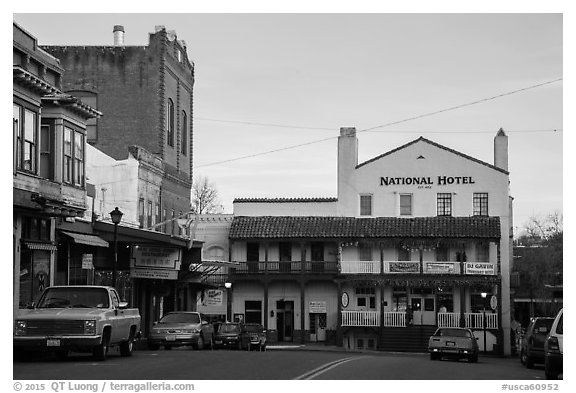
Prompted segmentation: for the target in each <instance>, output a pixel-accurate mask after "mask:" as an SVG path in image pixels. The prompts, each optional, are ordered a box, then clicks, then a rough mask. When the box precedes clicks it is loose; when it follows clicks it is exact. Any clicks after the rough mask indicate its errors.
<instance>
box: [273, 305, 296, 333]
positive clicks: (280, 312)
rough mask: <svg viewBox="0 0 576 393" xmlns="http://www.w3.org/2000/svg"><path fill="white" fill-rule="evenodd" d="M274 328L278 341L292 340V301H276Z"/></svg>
mask: <svg viewBox="0 0 576 393" xmlns="http://www.w3.org/2000/svg"><path fill="white" fill-rule="evenodd" d="M276 328H277V329H278V341H292V340H293V335H294V302H293V301H284V300H279V301H277V302H276Z"/></svg>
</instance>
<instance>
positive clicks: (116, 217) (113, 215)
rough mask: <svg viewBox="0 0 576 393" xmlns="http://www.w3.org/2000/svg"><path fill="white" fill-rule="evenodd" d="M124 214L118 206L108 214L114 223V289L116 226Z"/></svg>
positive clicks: (116, 254)
mask: <svg viewBox="0 0 576 393" xmlns="http://www.w3.org/2000/svg"><path fill="white" fill-rule="evenodd" d="M123 215H124V213H122V212H121V211H120V209H118V206H116V208H115V209H114V210H112V211H111V212H110V218H111V219H112V222H113V223H114V267H113V269H112V286H113V287H114V288H116V268H117V266H118V224H120V221H121V220H122V216H123Z"/></svg>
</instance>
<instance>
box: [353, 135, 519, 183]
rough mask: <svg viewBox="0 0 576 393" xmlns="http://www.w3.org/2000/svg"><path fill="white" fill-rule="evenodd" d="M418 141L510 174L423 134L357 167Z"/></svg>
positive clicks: (358, 166)
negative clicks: (433, 140)
mask: <svg viewBox="0 0 576 393" xmlns="http://www.w3.org/2000/svg"><path fill="white" fill-rule="evenodd" d="M418 142H426V143H428V144H430V145H432V146H435V147H437V148H439V149H442V150H446V151H448V152H450V153H453V154H456V155H458V156H460V157H463V158H466V159H468V160H471V161H474V162H476V163H478V164H481V165H484V166H487V167H488V168H492V169H495V170H497V171H498V172H502V173H505V174H507V175H508V174H509V172H508V171H507V170H504V169H502V168H498V167H497V166H495V165H492V164H489V163H487V162H485V161H482V160H479V159H477V158H474V157H472V156H469V155H466V154H464V153H460V152H459V151H456V150H454V149H450V148H449V147H446V146H443V145H441V144H439V143H436V142H432V141H431V140H429V139H426V138H424V137H422V136H421V137H420V138H418V139H415V140H413V141H412V142H408V143H406V144H405V145H402V146H400V147H397V148H395V149H393V150H390V151H389V152H387V153H384V154H381V155H379V156H377V157H374V158H372V159H370V160H368V161H365V162H363V163H361V164H358V165H357V166H356V169H358V168H360V167H362V166H364V165H367V164H369V163H371V162H374V161H376V160H379V159H380V158H382V157H385V156H388V155H391V154H392V153H396V152H397V151H399V150H402V149H405V148H407V147H408V146H411V145H414V144H416V143H418Z"/></svg>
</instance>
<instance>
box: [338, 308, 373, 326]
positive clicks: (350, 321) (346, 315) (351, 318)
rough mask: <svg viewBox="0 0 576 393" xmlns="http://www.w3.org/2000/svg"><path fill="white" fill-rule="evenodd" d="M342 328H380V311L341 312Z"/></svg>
mask: <svg viewBox="0 0 576 393" xmlns="http://www.w3.org/2000/svg"><path fill="white" fill-rule="evenodd" d="M342 326H375V327H377V326H380V311H342Z"/></svg>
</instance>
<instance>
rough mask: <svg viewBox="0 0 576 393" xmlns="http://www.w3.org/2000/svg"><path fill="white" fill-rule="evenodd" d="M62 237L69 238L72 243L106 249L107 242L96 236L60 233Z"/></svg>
mask: <svg viewBox="0 0 576 393" xmlns="http://www.w3.org/2000/svg"><path fill="white" fill-rule="evenodd" d="M61 233H62V234H63V235H66V236H68V237H71V238H72V239H73V240H74V243H80V244H86V245H88V246H94V247H104V248H108V246H109V245H108V242H107V241H106V240H104V239H102V238H100V237H98V236H96V235H87V234H84V233H74V232H66V231H62V232H61Z"/></svg>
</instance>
